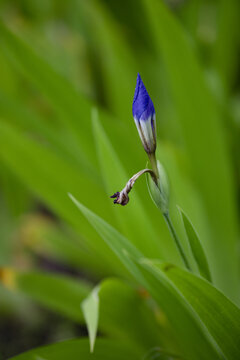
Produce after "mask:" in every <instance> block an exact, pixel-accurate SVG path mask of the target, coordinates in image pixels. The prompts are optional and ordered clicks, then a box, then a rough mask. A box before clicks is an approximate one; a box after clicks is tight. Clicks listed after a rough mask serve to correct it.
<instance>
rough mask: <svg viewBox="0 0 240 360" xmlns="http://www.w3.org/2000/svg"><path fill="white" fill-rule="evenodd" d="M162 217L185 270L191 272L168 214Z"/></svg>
mask: <svg viewBox="0 0 240 360" xmlns="http://www.w3.org/2000/svg"><path fill="white" fill-rule="evenodd" d="M163 216H164V219H165V221H166V223H167V226H168V228H169V231H170V233H171V235H172V237H173V239H174V241H175V244H176V246H177V248H178V251H179V253H180V255H181V257H182V260H183V262H184V264H185V266H186V268H187V269H188V270H190V271H191V267H190V265H189V262H188V259H187V256H186V254H185V252H184V249H183V247H182V245H181V242H180V240H179V238H178V236H177V233H176V231H175V228H174V226H173V223H172V220H171V218H170V216H169V213H163Z"/></svg>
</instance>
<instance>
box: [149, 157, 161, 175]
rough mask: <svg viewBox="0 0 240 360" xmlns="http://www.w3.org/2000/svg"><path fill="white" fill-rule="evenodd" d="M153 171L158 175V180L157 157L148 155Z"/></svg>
mask: <svg viewBox="0 0 240 360" xmlns="http://www.w3.org/2000/svg"><path fill="white" fill-rule="evenodd" d="M148 157H149V160H150V163H151V166H152V169H153V171H154V173H155V174H156V177H157V179H158V178H159V172H158V167H157V160H156V155H155V153H154V154H148Z"/></svg>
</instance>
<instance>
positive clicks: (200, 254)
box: [178, 207, 211, 281]
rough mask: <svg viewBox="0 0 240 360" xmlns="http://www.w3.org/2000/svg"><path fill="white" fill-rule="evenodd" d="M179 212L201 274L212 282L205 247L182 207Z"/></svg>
mask: <svg viewBox="0 0 240 360" xmlns="http://www.w3.org/2000/svg"><path fill="white" fill-rule="evenodd" d="M178 210H179V212H180V214H181V216H182V219H183V223H184V227H185V230H186V233H187V237H188V241H189V244H190V247H191V250H192V253H193V256H194V259H195V260H196V263H197V266H198V269H199V272H200V274H201V275H202V276H203V277H204V278H206V279H207V280H209V281H211V274H210V270H209V266H208V261H207V257H206V254H205V252H204V250H203V247H202V244H201V242H200V240H199V237H198V235H197V233H196V231H195V229H194V227H193V225H192V223H191V221H190V220H189V218H188V217H187V215H186V214H185V213H184V211H183V210H182V209H181V208H180V207H178Z"/></svg>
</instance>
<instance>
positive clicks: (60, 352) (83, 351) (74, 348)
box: [11, 339, 143, 360]
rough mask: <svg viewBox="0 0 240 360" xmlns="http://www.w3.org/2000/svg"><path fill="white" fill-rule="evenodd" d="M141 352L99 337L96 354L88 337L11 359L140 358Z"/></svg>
mask: <svg viewBox="0 0 240 360" xmlns="http://www.w3.org/2000/svg"><path fill="white" fill-rule="evenodd" d="M141 355H143V354H141V353H139V352H138V351H136V350H133V349H132V348H131V347H129V346H126V345H125V344H123V343H121V342H119V341H113V340H109V339H99V340H98V342H97V344H96V348H95V351H94V354H92V353H90V352H89V343H88V340H87V339H80V340H68V341H63V342H58V343H56V344H53V345H48V346H43V347H40V348H36V349H34V350H30V351H27V352H26V353H23V354H21V355H18V356H15V357H12V358H11V360H33V359H36V358H42V359H44V360H66V359H71V360H79V359H82V360H112V359H113V357H114V360H123V359H124V360H139V358H140V357H141Z"/></svg>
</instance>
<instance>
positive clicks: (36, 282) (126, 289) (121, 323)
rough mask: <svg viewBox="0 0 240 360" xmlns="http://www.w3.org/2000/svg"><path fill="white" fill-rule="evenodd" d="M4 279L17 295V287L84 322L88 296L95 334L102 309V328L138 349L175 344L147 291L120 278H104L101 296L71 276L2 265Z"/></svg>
mask: <svg viewBox="0 0 240 360" xmlns="http://www.w3.org/2000/svg"><path fill="white" fill-rule="evenodd" d="M1 280H2V282H3V284H4V286H5V287H6V288H7V289H8V290H11V291H12V292H14V295H15V297H16V291H17V292H19V293H22V294H24V295H26V296H27V297H28V298H30V299H32V300H34V301H36V302H37V303H39V304H41V305H42V306H44V307H46V308H48V309H50V310H51V311H54V312H56V313H60V314H62V315H64V316H66V317H67V318H69V319H71V320H73V321H74V322H80V323H81V324H82V323H83V322H84V318H83V315H82V311H81V303H82V302H83V303H84V301H86V300H84V299H86V297H87V296H88V300H90V302H87V303H85V305H84V307H85V311H84V315H85V321H86V320H87V323H88V328H89V330H90V329H91V331H92V330H93V335H94V333H95V331H96V328H97V327H96V325H97V319H98V313H99V330H100V332H104V333H105V334H108V335H109V336H111V337H112V338H115V339H118V340H120V341H124V343H127V344H129V345H131V346H132V347H135V348H136V349H137V348H141V349H142V350H144V351H147V350H148V349H149V348H151V347H155V346H160V345H161V344H164V346H165V347H166V344H167V345H168V346H169V347H170V344H171V345H172V342H171V341H172V340H171V339H172V336H171V332H170V330H169V327H168V326H166V321H165V322H163V323H159V322H158V321H157V320H156V316H155V314H154V311H156V309H155V308H154V307H153V306H151V303H150V304H148V302H147V300H148V297H146V294H145V293H144V291H143V290H140V289H139V290H138V289H135V288H132V287H131V286H130V285H129V284H127V283H125V282H123V281H122V280H120V279H114V278H111V279H106V280H104V281H103V282H101V283H100V284H99V292H98V294H97V297H98V298H99V300H98V299H97V297H95V295H96V293H90V291H91V286H90V285H89V284H87V283H85V282H83V281H82V280H79V279H73V278H71V277H69V276H63V275H59V274H50V273H44V272H36V271H35V272H34V271H29V272H20V271H16V270H12V269H2V271H1ZM93 291H94V290H93ZM95 291H96V288H95ZM89 293H90V295H89ZM92 295H93V296H92ZM98 302H99V305H98ZM98 307H99V310H98ZM92 317H93V319H92V320H93V323H92V320H91V318H92ZM92 325H93V329H92ZM95 335H96V333H95ZM95 335H94V336H95Z"/></svg>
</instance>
